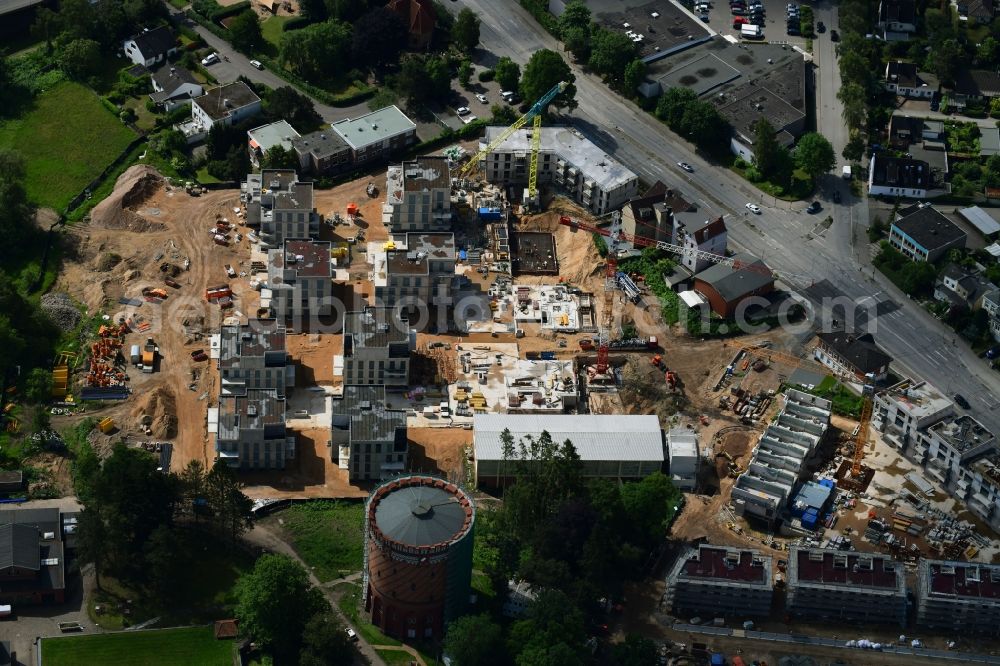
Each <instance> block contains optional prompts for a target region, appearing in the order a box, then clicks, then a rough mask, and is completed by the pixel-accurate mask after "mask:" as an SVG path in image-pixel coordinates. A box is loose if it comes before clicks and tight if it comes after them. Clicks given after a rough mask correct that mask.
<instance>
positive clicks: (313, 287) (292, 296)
mask: <svg viewBox="0 0 1000 666" xmlns="http://www.w3.org/2000/svg"><path fill="white" fill-rule="evenodd" d="M267 287H268V289H269V290H270V291H271V310H272V311H273V313H274V316H275V317H277V318H278V319H286V318H293V319H295V320H300V319H301V318H302V317H308V316H326V315H329V314H330V312H332V310H333V262H332V261H331V260H330V243H329V242H328V241H313V240H289V239H286V240H285V243H284V245H283V246H282V247H281V248H278V249H274V250H270V251H269V252H268V253H267ZM296 328H298V326H297V325H296Z"/></svg>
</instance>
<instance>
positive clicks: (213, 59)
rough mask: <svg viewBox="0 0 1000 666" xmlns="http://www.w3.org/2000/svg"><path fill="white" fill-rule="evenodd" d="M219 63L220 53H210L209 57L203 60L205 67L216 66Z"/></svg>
mask: <svg viewBox="0 0 1000 666" xmlns="http://www.w3.org/2000/svg"><path fill="white" fill-rule="evenodd" d="M217 62H219V54H218V53H210V54H209V55H207V56H205V57H204V58H202V59H201V64H202V65H204V66H205V67H208V66H209V65H214V64H215V63H217Z"/></svg>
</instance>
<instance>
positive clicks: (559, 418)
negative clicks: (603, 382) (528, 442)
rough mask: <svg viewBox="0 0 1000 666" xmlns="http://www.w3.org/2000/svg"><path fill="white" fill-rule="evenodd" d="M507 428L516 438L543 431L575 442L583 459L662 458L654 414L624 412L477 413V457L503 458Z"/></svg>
mask: <svg viewBox="0 0 1000 666" xmlns="http://www.w3.org/2000/svg"><path fill="white" fill-rule="evenodd" d="M504 430H510V433H511V434H512V435H513V436H514V441H515V442H517V441H519V440H520V439H521V438H522V437H524V436H525V435H530V436H532V437H538V436H539V435H541V434H542V431H547V432H548V433H549V434H550V435H551V436H552V441H554V442H557V443H560V444H561V443H562V442H563V441H565V440H567V439H568V440H570V441H571V442H573V446H574V447H575V448H576V452H577V454H578V455H579V456H580V458H581V459H582V460H585V461H586V460H615V461H622V460H624V461H638V462H647V461H662V460H663V434H662V431H661V429H660V421H659V419H658V418H657V417H656V416H652V415H641V416H640V415H621V414H545V415H536V414H476V415H475V416H474V417H473V431H474V436H473V441H474V445H475V450H476V458H477V459H478V460H501V459H502V458H503V442H502V440H501V436H502V434H503V432H504Z"/></svg>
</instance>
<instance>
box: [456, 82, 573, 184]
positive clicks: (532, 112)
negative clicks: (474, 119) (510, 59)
mask: <svg viewBox="0 0 1000 666" xmlns="http://www.w3.org/2000/svg"><path fill="white" fill-rule="evenodd" d="M568 85H569V84H568V83H566V82H565V81H560V82H559V83H557V84H556V85H554V86H552V89H551V90H549V91H548V92H547V93H545V94H544V95H542V96H541V97H540V98H538V100H537V101H536V102H535V103H534V104H532V105H531V108H530V109H528V111H527V113H525V114H524V115H523V116H521V117H520V118H518V119H517V120H515V121H514V122H513V123H512V124H511V126H510V127H508V128H507V129H505V130H504V131H502V132H500V134H499V135H498V136H497V138H495V139H493V140H492V141H490V142H489V144H488V145H487V146H486V147H485V148H483V149H482V150H480V151H479V152H478V153H476V154H475V155H474V156H473V157H472V159H470V160H469V161H468V162H466V163H465V166H463V167H462V168H461V169H460V170H459V172H458V175H459V177H460V178H464V177H466V176H467V175H468V174H469V173H471V172H472V171H473V170H474V169H475V168H476V167H477V166H478V165H479V161H480V160H482V159H484V158H485V157H486V156H487V155H489V154H490V153H492V152H493V151H494V150H496V147H497V146H499V145H500V144H501V143H503V142H504V141H506V140H507V139H509V138H510V137H511V135H513V134H514V132H516V131H517V130H519V129H521V128H522V127H524V126H525V125H526V124H528V121H529V120H533V119H534V118H535V117H536V116H541V115H542V112H543V111H545V108H546V107H547V106H548V105H549V104H550V103H551V102H552V100H554V99H555V98H556V95H558V94H559V93H561V92H562V91H564V90H566V87H567V86H568ZM535 134H536V135H537V134H538V132H537V131H536V132H535ZM536 154H537V153H535V154H533V155H532V158H533V160H534V163H535V164H537V163H538V162H537V157H535V155H536Z"/></svg>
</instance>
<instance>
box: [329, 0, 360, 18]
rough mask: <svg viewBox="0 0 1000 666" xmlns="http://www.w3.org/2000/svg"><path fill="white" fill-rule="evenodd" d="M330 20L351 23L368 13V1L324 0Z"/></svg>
mask: <svg viewBox="0 0 1000 666" xmlns="http://www.w3.org/2000/svg"><path fill="white" fill-rule="evenodd" d="M326 10H327V12H328V13H329V15H330V18H332V19H336V20H338V21H347V22H348V23H353V22H354V21H356V20H357V19H358V18H359V17H360V16H361V15H362V14H364V13H365V12H366V11H368V0H326Z"/></svg>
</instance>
